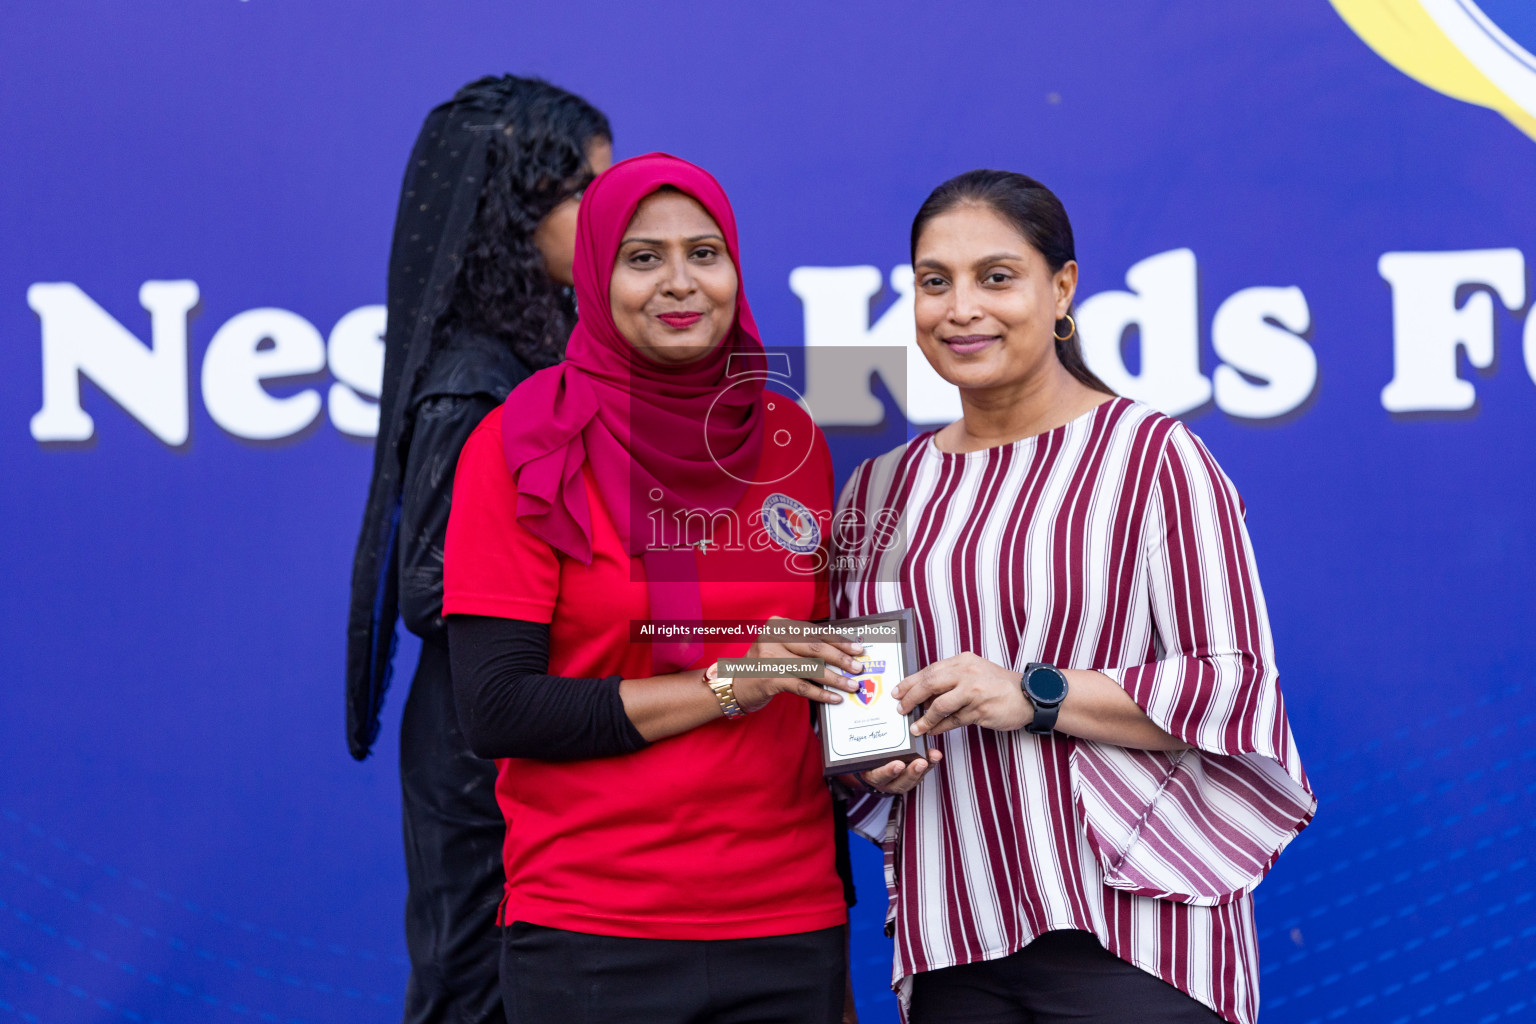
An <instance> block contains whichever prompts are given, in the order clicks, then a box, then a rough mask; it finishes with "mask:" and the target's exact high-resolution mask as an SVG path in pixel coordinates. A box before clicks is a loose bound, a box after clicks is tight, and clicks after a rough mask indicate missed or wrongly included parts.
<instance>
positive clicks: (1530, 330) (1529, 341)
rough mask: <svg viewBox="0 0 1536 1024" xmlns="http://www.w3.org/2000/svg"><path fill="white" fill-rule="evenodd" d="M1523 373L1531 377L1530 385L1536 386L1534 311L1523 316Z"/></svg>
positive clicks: (1535, 312) (1535, 325) (1535, 311)
mask: <svg viewBox="0 0 1536 1024" xmlns="http://www.w3.org/2000/svg"><path fill="white" fill-rule="evenodd" d="M1523 347H1524V349H1525V372H1526V373H1528V374H1530V375H1531V383H1532V384H1536V310H1531V311H1530V312H1529V313H1527V314H1525V343H1524V345H1523Z"/></svg>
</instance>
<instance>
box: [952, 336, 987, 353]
mask: <svg viewBox="0 0 1536 1024" xmlns="http://www.w3.org/2000/svg"><path fill="white" fill-rule="evenodd" d="M943 340H944V344H946V345H948V346H949V350H950V351H951V352H957V353H959V354H960V355H963V356H968V355H970V354H971V353H973V352H980V351H981V350H982V349H984V348H986V347H987V346H988V345H990V344H992V343H993V342H994V341H996V340H997V335H995V334H965V335H961V336H960V337H956V338H945V339H943Z"/></svg>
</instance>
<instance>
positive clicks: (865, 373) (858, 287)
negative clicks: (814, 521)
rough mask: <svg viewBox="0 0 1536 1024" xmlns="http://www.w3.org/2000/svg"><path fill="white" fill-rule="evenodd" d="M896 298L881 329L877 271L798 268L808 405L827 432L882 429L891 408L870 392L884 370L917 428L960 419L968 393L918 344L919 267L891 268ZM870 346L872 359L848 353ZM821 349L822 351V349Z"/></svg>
mask: <svg viewBox="0 0 1536 1024" xmlns="http://www.w3.org/2000/svg"><path fill="white" fill-rule="evenodd" d="M890 281H891V288H893V289H894V290H895V291H896V293H897V298H896V301H895V302H893V303H892V304H891V308H890V309H888V310H886V311H885V314H884V315H883V316H881V317H880V319H879V320H878V321H876V322H875V323H874V324H873V325H871V324H870V322H869V301H870V300H871V299H873V298H874V297H875V295H876V294H877V293H878V292H879V291H880V271H879V269H878V268H876V267H868V266H866V267H796V268H795V269H794V270H792V271H790V274H789V289H790V291H792V292H794V293H795V294H796V295H798V296H799V297H800V301H801V302H802V303H804V305H805V349H806V351H805V394H804V397H805V403H806V405H808V406H809V407H810V410H811V416H812V418H814V419H815V420H816V422H817V423H819V424H821V425H822V426H824V427H828V426H836V427H852V426H859V427H868V426H877V425H878V424H880V423H881V422H883V421H884V419H885V409H884V407H883V406H882V405H881V404H880V400H879V399H878V398H877V397H875V394H874V392H873V391H872V390H871V388H870V375H871V374H874V373H878V374H879V375H880V378H881V380H883V381H884V382H885V386H886V387H887V388H888V389H890V392H891V395H892V397H894V398H895V399H896V402H897V404H898V405H899V406H900V407H901V410H902V414H903V415H904V416H906V418H907V420H908V421H909V422H911V423H922V424H931V423H948V422H950V421H952V420H956V419H959V418H960V392H959V391H958V390H957V389H956V388H955V386H954V385H953V384H950V383H949V382H948V381H946V380H945V379H944V378H942V377H940V376H939V375H938V373H937V372H936V371H935V370H934V369H933V367H932V366H931V365H929V363H928V359H927V357H925V356H924V355H923V353H922V350H921V349H919V348H918V347H917V338H916V328H915V327H914V324H913V319H912V300H913V295H914V292H915V290H916V286H915V285H914V283H913V276H912V268H911V267H910V266H905V265H904V266H899V267H895V268H893V269H892V270H891V277H890ZM850 348H867V349H869V350H870V351H869V354H868V357H867V358H859V357H857V356H856V355H855V354H851V353H848V352H845V351H839V350H842V349H850ZM818 349H820V350H821V351H818Z"/></svg>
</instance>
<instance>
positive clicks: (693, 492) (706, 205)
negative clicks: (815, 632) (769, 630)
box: [443, 154, 859, 1024]
mask: <svg viewBox="0 0 1536 1024" xmlns="http://www.w3.org/2000/svg"><path fill="white" fill-rule="evenodd" d="M574 270H575V279H576V297H577V307H578V311H579V315H580V320H579V322H578V323H577V325H576V328H575V330H574V331H573V332H572V335H571V340H570V345H569V347H568V350H567V353H566V361H565V362H564V363H562V364H561V365H559V366H555V367H552V368H550V369H547V370H544V371H541V372H539V373H537V374H534V375H533V376H532V377H530V378H529V379H528V380H527V381H526V382H525V383H524V384H522V385H521V386H519V387H518V388H517V390H515V391H514V392H513V393H512V395H511V396H510V397H509V398H508V399H507V402H506V404H505V405H504V406H503V407H502V408H501V409H499V410H497V411H495V412H493V413H492V414H490V415H489V416H487V417H486V419H485V420H484V421H483V422H482V423H481V424H480V426H479V428H478V429H477V430H476V432H475V434H474V435H473V436H472V437H471V438H470V440H469V442H468V443H467V444H466V445H465V448H464V453H463V455H462V457H461V458H460V461H459V466H458V471H457V476H456V482H455V487H454V497H453V513H452V518H451V519H450V522H449V528H448V541H447V561H446V566H445V573H444V578H445V597H444V602H443V604H444V612H445V614H446V615H447V622H448V632H449V645H450V650H451V656H452V661H453V676H454V680H455V689H456V695H457V698H458V706H459V715H460V719H461V722H462V724H463V727H464V732H465V734H466V736H467V738H468V739H469V742H470V745H471V747H472V748H473V749H474V751H475V753H476V754H478V755H480V756H482V757H491V758H496V759H497V760H498V765H499V774H498V781H497V797H498V800H499V802H500V804H501V807H502V812H503V814H504V815H505V817H506V819H507V822H508V824H509V826H510V827H509V828H508V830H507V843H506V848H505V851H504V858H503V859H504V866H505V869H506V878H507V888H506V897H505V900H504V902H503V904H502V908H501V916H500V921H501V923H502V925H503V926H504V931H503V946H502V986H503V1000H504V1002H505V1005H506V1009H507V1013H508V1017H509V1020H511V1021H513V1022H515V1024H532V1022H544V1021H550V1022H558V1024H588V1022H592V1024H595V1022H606V1021H614V1022H619V1021H626V1022H627V1021H640V1020H644V1021H648V1022H668V1021H676V1022H678V1024H682V1022H705V1021H709V1022H722V1024H724V1022H728V1021H738V1020H740V1021H746V1020H751V1021H761V1022H772V1021H783V1022H785V1024H790V1022H794V1024H804V1022H811V1021H836V1020H838V1019H839V1015H840V1013H841V1009H842V1003H843V995H844V977H845V975H844V971H845V966H844V941H845V927H846V921H847V913H846V908H845V904H844V893H843V887H842V883H841V880H840V878H839V876H838V873H837V870H836V866H835V863H834V831H833V826H832V807H831V801H830V798H829V796H828V792H827V787H826V785H825V783H824V782H823V779H822V770H821V755H820V750H819V747H818V745H817V742H816V739H815V737H814V735H813V733H812V731H811V724H810V723H811V714H810V708H809V705H808V704H807V701H815V702H824V703H825V702H835V701H838V700H841V699H842V697H841V696H840V694H839V693H837V692H836V690H843V691H847V690H851V689H853V686H852V684H851V683H849V682H847V681H846V680H845V679H843V678H842V677H841V676H839V675H837V674H836V673H833V672H830V671H829V672H827V673H826V674H825V675H823V676H821V677H818V678H816V679H815V680H810V679H799V678H743V677H737V678H734V679H730V678H722V677H721V674H720V673H719V672H718V671H717V670H716V667H715V663H716V662H717V661H718V659H721V658H739V657H749V658H754V659H755V658H762V657H786V656H793V657H815V658H824V659H826V661H827V662H828V664H829V665H836V666H839V667H842V668H845V669H848V670H850V671H854V670H855V669H856V662H855V661H854V659H853V657H852V655H855V654H857V653H859V647H858V645H857V644H853V643H849V642H846V641H837V640H832V639H830V638H829V639H827V640H825V641H820V640H818V641H814V642H812V641H810V640H807V641H804V642H788V643H780V642H774V641H772V640H770V639H768V638H766V637H763V636H760V635H759V634H758V628H759V627H760V626H761V625H762V624H763V623H764V622H765V621H766V620H768V619H769V618H771V617H781V618H783V619H788V620H798V621H802V622H803V621H806V620H811V619H816V618H821V617H824V616H825V615H826V614H827V592H826V579H825V564H826V561H825V551H826V544H825V538H826V534H827V532H828V529H829V527H830V520H831V508H832V503H833V494H832V468H831V461H830V457H829V455H828V453H827V448H826V443H825V440H824V439H823V438H822V437H821V434H820V432H819V431H818V430H817V429H816V427H815V425H814V424H813V423H812V422H811V420H810V418H809V417H808V416H807V415H806V414H805V413H804V412H803V411H802V410H801V409H800V408H799V407H798V406H797V405H796V404H795V403H794V402H792V401H789V400H787V399H784V398H783V397H781V396H778V395H775V394H773V393H771V392H767V391H765V390H764V389H763V387H762V381H763V376H762V374H761V373H760V372H758V373H754V372H753V371H761V370H762V369H763V360H764V358H765V355H764V351H763V346H762V342H761V341H760V340H759V337H758V332H757V327H756V324H755V323H754V322H753V319H752V313H751V309H750V307H749V306H748V305H747V301H746V296H745V294H744V293H743V291H742V288H741V278H740V257H739V251H738V248H737V242H736V224H735V218H734V216H733V215H732V212H731V207H730V203H729V201H728V200H727V199H726V197H725V193H724V192H723V191H722V190H721V188H720V186H719V184H718V183H717V182H716V181H715V180H714V179H713V178H712V177H710V175H709V174H707V173H706V172H704V171H703V170H701V169H699V168H698V167H695V166H693V165H692V164H689V163H687V162H686V161H683V160H679V159H677V158H675V157H670V156H666V155H663V154H650V155H647V156H642V157H636V158H634V159H632V160H626V161H624V162H622V163H619V164H616V165H615V166H614V167H613V168H612V169H611V170H609V171H607V172H606V173H604V174H602V175H600V176H599V177H598V178H597V179H596V180H595V181H594V182H593V183H592V184H591V185H590V186H589V187H588V189H587V191H586V194H585V196H584V198H583V200H582V204H581V210H580V214H579V220H578V225H577V236H576V259H575V267H574ZM676 620H682V621H684V622H698V621H699V620H711V621H712V622H715V623H720V622H725V623H741V624H744V625H745V624H751V628H750V629H746V630H741V629H738V631H737V632H736V633H734V634H733V633H726V634H722V635H719V636H705V637H702V638H700V637H698V636H696V635H686V634H685V635H683V636H681V637H679V638H668V637H666V636H664V637H663V641H662V642H656V643H650V642H646V641H647V640H648V639H649V634H646V633H645V632H644V629H645V627H646V624H647V623H663V624H664V623H665V622H667V621H676ZM818 683H820V684H824V685H826V686H830V687H834V688H835V690H832V689H824V688H823V686H822V685H817V684H818Z"/></svg>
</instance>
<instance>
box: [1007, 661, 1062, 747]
mask: <svg viewBox="0 0 1536 1024" xmlns="http://www.w3.org/2000/svg"><path fill="white" fill-rule="evenodd" d="M1019 685H1020V686H1022V687H1023V688H1024V696H1025V697H1026V698H1028V700H1029V702H1030V703H1031V704H1033V705H1034V706H1035V720H1034V721H1033V722H1030V723H1029V724H1028V725H1026V726H1025V727H1024V731H1025V732H1032V733H1034V734H1035V735H1037V736H1040V735H1044V734H1045V733H1048V732H1050V731H1051V730H1052V729H1055V728H1056V716H1057V714H1059V713H1060V711H1061V702H1062V701H1064V700H1066V699H1067V677H1066V676H1064V675H1062V674H1061V669H1059V668H1057V667H1056V666H1055V665H1044V664H1041V663H1040V662H1038V661H1032V662H1030V663H1029V664H1028V665H1025V666H1024V678H1023V679H1022V680H1020V682H1019Z"/></svg>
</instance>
